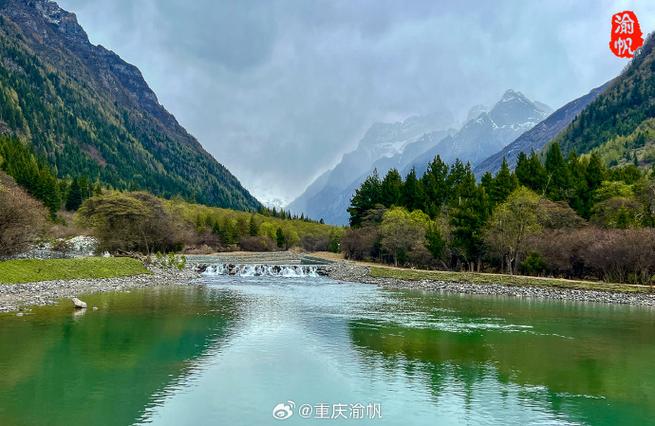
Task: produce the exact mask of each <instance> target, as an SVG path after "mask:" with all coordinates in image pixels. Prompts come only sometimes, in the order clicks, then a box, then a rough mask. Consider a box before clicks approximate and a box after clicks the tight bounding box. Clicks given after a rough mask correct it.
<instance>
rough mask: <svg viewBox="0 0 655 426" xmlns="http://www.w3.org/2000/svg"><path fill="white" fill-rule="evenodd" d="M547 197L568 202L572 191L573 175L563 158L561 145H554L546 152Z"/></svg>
mask: <svg viewBox="0 0 655 426" xmlns="http://www.w3.org/2000/svg"><path fill="white" fill-rule="evenodd" d="M544 165H545V167H546V174H547V176H548V181H547V183H546V196H547V197H548V198H550V199H551V200H553V201H560V200H568V199H569V193H570V190H571V173H570V170H569V168H568V166H567V164H566V161H565V160H564V157H563V156H562V151H561V150H560V147H559V144H558V143H554V144H552V145H551V146H550V147H549V148H548V151H547V152H546V162H545V164H544Z"/></svg>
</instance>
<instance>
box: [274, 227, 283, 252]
mask: <svg viewBox="0 0 655 426" xmlns="http://www.w3.org/2000/svg"><path fill="white" fill-rule="evenodd" d="M275 242H276V243H277V246H278V248H284V244H285V242H286V240H285V238H284V231H283V230H282V228H280V227H278V228H277V230H276V231H275Z"/></svg>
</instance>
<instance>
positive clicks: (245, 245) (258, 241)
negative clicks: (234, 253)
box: [239, 236, 275, 251]
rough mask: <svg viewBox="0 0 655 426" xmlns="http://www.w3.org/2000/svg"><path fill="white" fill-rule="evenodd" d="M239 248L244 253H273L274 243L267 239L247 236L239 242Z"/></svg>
mask: <svg viewBox="0 0 655 426" xmlns="http://www.w3.org/2000/svg"><path fill="white" fill-rule="evenodd" d="M239 246H240V247H241V250H244V251H273V250H275V243H274V242H273V240H271V239H270V238H269V237H258V236H247V237H242V238H241V240H239Z"/></svg>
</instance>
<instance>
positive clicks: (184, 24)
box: [59, 0, 655, 201]
mask: <svg viewBox="0 0 655 426" xmlns="http://www.w3.org/2000/svg"><path fill="white" fill-rule="evenodd" d="M59 3H60V5H61V6H62V7H63V8H65V9H67V10H70V11H72V12H75V13H76V14H77V16H78V19H79V21H80V23H81V24H82V26H83V27H84V28H85V29H86V31H87V33H88V34H89V37H90V39H91V41H92V42H93V43H96V44H102V45H103V46H105V47H107V48H109V49H111V50H114V51H115V52H116V53H118V54H119V55H121V56H122V57H123V59H125V60H126V61H128V62H131V63H133V64H135V65H137V66H138V67H139V68H140V69H141V71H142V72H143V75H144V77H145V79H146V80H147V81H148V83H149V84H150V85H151V87H152V88H153V89H154V91H155V92H156V93H157V95H158V97H159V100H160V102H161V103H162V104H163V105H164V106H165V107H166V108H167V109H168V110H169V111H171V112H172V113H173V114H174V115H175V116H176V117H177V119H178V120H179V121H180V123H181V124H182V125H183V126H185V127H186V128H187V130H189V131H190V132H191V133H192V134H194V135H195V136H196V137H197V138H198V139H199V140H200V142H201V143H202V144H203V145H204V146H205V147H206V149H207V150H208V151H209V152H211V153H212V154H213V155H214V156H215V157H216V158H217V159H218V160H219V161H220V162H221V163H223V164H225V165H226V166H227V167H228V168H229V169H230V170H231V171H232V172H233V173H234V174H235V175H236V176H237V177H238V178H239V179H240V180H241V182H242V183H243V184H244V185H245V186H246V187H247V188H248V189H249V190H251V192H253V194H254V195H255V196H257V197H259V198H260V199H262V200H266V199H272V198H280V199H283V200H286V201H291V200H292V199H293V198H295V196H297V195H299V194H300V193H301V192H302V190H303V189H304V188H305V187H306V186H307V185H308V184H309V183H310V182H311V181H312V179H313V178H314V177H316V176H317V175H319V174H320V173H321V172H322V171H324V170H325V169H326V168H328V167H331V166H333V165H334V164H335V163H336V162H337V161H338V160H339V159H340V157H341V155H342V154H343V153H345V152H347V151H350V150H352V149H354V147H355V146H356V144H357V141H358V140H359V138H360V137H361V136H362V134H363V133H364V131H365V130H366V128H368V127H369V126H370V125H371V123H373V122H375V121H395V120H399V119H403V118H405V117H407V116H410V115H413V114H425V113H429V112H431V111H436V110H441V109H443V108H444V107H446V108H448V109H449V110H451V111H452V112H453V113H454V114H455V115H456V116H457V117H463V116H464V115H465V113H466V111H467V110H468V108H469V107H470V106H472V105H475V104H481V103H482V104H492V103H493V102H494V101H495V100H496V99H498V98H499V97H500V96H501V94H502V92H503V91H504V90H505V89H507V88H513V89H516V90H520V91H522V92H524V93H525V94H526V95H527V96H528V97H530V98H533V99H536V100H540V101H542V102H545V103H547V104H549V105H550V106H552V107H554V108H557V107H559V106H561V105H563V104H564V103H566V102H567V101H569V100H571V99H573V98H576V97H578V96H580V95H582V94H584V93H586V92H588V91H589V90H590V89H591V88H593V87H595V86H598V85H600V84H602V83H604V82H605V81H607V80H608V79H610V78H612V77H613V76H615V75H616V74H617V73H618V72H620V70H621V69H622V68H623V67H624V66H625V64H626V60H621V59H618V58H615V57H613V56H612V55H611V53H610V51H609V49H608V42H609V31H610V17H611V15H612V13H615V12H618V11H621V10H624V9H631V10H634V11H635V12H636V13H637V16H638V17H639V19H640V21H641V24H642V30H643V31H644V32H645V33H647V32H649V31H652V30H653V23H654V22H655V21H654V20H655V4H654V3H655V2H650V4H647V3H649V2H643V1H642V2H636V1H633V2H628V1H614V2H610V1H595V0H589V1H578V0H571V1H548V2H543V1H519V0H507V1H462V0H453V1H451V2H446V1H435V0H424V1H423V0H411V1H396V0H330V1H322V0H295V1H294V0H266V1H264V0H262V1H248V0H234V1H219V0H192V1H188V0H138V1H135V0H111V1H107V0H59Z"/></svg>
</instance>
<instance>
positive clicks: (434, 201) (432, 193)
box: [421, 155, 448, 218]
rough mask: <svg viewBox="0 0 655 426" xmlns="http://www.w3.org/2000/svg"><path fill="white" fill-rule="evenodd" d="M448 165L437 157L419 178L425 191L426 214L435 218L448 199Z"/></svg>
mask: <svg viewBox="0 0 655 426" xmlns="http://www.w3.org/2000/svg"><path fill="white" fill-rule="evenodd" d="M447 179H448V165H447V164H446V163H444V162H443V161H442V160H441V157H439V156H438V155H437V156H436V157H435V158H434V160H432V162H431V163H430V164H429V165H428V169H427V171H426V172H425V174H424V175H423V176H422V177H421V183H422V186H423V190H424V191H425V204H426V210H427V211H426V213H427V214H428V215H429V216H430V217H431V218H434V217H436V216H437V215H438V214H439V212H440V211H441V209H442V208H443V206H444V205H445V204H446V201H447V199H448V184H447V182H446V180H447Z"/></svg>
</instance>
